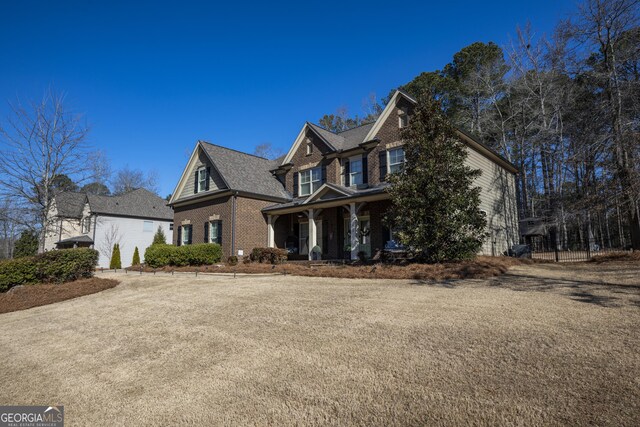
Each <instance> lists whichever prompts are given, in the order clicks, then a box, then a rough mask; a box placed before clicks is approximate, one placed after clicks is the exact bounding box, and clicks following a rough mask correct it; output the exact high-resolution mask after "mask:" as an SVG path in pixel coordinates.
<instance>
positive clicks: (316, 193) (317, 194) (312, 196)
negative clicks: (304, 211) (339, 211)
mask: <svg viewBox="0 0 640 427" xmlns="http://www.w3.org/2000/svg"><path fill="white" fill-rule="evenodd" d="M325 190H327V191H329V190H332V191H335V192H336V193H340V194H342V195H344V196H351V194H349V193H347V192H345V191H341V190H339V189H337V188H333V187H331V186H330V185H328V184H327V183H324V184H322V185H321V186H320V188H318V189H317V190H316V191H314V192H313V193H311V194H310V195H309V197H307V198H306V199H304V202H302V204H303V205H304V204H306V203H309V202H312V201H313V200H315V199H316V198H318V197H320V196H322V195H323V194H326V193H327V191H325Z"/></svg>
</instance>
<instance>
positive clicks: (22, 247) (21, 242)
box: [13, 230, 38, 258]
mask: <svg viewBox="0 0 640 427" xmlns="http://www.w3.org/2000/svg"><path fill="white" fill-rule="evenodd" d="M37 252H38V235H37V234H36V233H35V232H34V231H30V230H25V231H23V232H22V233H20V238H19V239H18V240H16V245H15V249H14V250H13V256H14V257H15V258H20V257H25V256H32V255H35V254H36V253H37Z"/></svg>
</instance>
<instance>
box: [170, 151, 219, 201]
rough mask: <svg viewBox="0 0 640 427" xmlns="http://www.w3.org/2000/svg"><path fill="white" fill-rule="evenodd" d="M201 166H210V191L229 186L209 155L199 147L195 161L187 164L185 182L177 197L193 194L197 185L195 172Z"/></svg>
mask: <svg viewBox="0 0 640 427" xmlns="http://www.w3.org/2000/svg"><path fill="white" fill-rule="evenodd" d="M201 166H204V167H208V168H210V169H209V173H210V175H209V191H215V190H219V189H222V188H227V187H226V186H225V184H224V181H223V180H222V178H221V177H220V175H219V174H218V172H217V171H216V169H215V168H214V167H213V166H212V165H211V162H209V159H208V158H207V155H206V154H205V153H204V152H203V151H202V150H201V149H200V147H198V155H197V157H196V158H195V161H194V162H193V163H192V164H191V165H190V167H189V165H187V169H188V170H187V173H186V175H185V184H184V187H183V189H182V191H181V192H180V194H179V196H178V197H177V199H182V198H184V197H189V196H193V194H194V193H193V188H194V185H195V172H196V170H197V169H198V168H200V167H201Z"/></svg>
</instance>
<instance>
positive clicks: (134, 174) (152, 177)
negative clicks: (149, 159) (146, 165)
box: [111, 165, 158, 195]
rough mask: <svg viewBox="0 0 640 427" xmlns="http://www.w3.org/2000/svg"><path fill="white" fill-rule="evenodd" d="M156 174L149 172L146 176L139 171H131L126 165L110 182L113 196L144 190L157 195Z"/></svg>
mask: <svg viewBox="0 0 640 427" xmlns="http://www.w3.org/2000/svg"><path fill="white" fill-rule="evenodd" d="M157 183H158V173H157V172H156V171H149V172H147V173H146V174H145V173H144V172H143V171H142V170H140V169H132V168H130V167H129V166H128V165H127V166H125V167H124V168H122V169H120V170H119V171H117V172H116V173H115V176H114V177H113V179H112V181H111V188H112V190H113V194H114V195H118V194H124V193H127V192H129V191H133V190H137V189H139V188H145V189H147V190H149V191H151V192H152V193H156V194H157V193H158V184H157Z"/></svg>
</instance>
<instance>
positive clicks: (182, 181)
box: [169, 142, 200, 203]
mask: <svg viewBox="0 0 640 427" xmlns="http://www.w3.org/2000/svg"><path fill="white" fill-rule="evenodd" d="M199 147H200V143H198V142H197V143H196V146H195V148H194V149H193V151H192V152H191V157H189V161H188V162H187V166H186V167H185V168H184V169H183V170H182V175H181V176H180V180H179V181H178V184H176V188H174V189H173V193H172V194H171V199H169V203H173V202H175V200H176V197H177V195H178V194H182V190H184V186H185V184H186V183H187V182H186V179H185V178H186V177H187V171H188V170H189V169H191V164H192V163H194V161H195V157H196V153H197V152H198V148H199Z"/></svg>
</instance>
